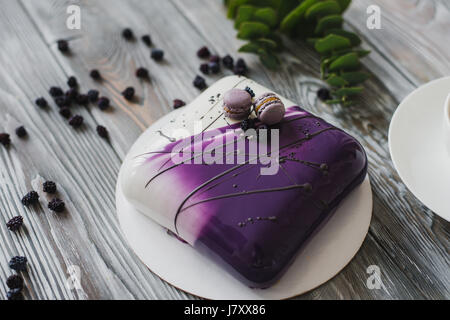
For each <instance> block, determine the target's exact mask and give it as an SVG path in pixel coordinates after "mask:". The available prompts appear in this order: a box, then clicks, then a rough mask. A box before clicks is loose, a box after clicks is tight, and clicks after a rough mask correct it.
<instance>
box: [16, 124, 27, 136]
mask: <svg viewBox="0 0 450 320" xmlns="http://www.w3.org/2000/svg"><path fill="white" fill-rule="evenodd" d="M16 135H17V136H18V137H19V138H24V137H26V136H27V129H25V127H24V126H20V127H18V128H17V129H16Z"/></svg>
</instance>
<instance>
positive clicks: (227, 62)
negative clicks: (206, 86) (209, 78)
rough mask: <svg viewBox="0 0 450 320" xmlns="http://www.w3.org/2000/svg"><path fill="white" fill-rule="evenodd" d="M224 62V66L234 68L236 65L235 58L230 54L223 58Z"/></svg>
mask: <svg viewBox="0 0 450 320" xmlns="http://www.w3.org/2000/svg"><path fill="white" fill-rule="evenodd" d="M222 63H223V66H224V67H225V68H227V69H233V67H234V59H233V57H232V56H230V55H229V54H227V55H226V56H225V57H223V58H222Z"/></svg>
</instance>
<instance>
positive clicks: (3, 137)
mask: <svg viewBox="0 0 450 320" xmlns="http://www.w3.org/2000/svg"><path fill="white" fill-rule="evenodd" d="M0 143H1V144H2V145H4V146H5V147H7V146H9V145H10V144H11V138H10V137H9V134H7V133H0Z"/></svg>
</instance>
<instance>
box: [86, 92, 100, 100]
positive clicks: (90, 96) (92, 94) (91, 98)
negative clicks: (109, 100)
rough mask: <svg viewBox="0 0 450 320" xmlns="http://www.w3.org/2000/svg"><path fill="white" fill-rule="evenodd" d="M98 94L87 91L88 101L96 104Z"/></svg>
mask: <svg viewBox="0 0 450 320" xmlns="http://www.w3.org/2000/svg"><path fill="white" fill-rule="evenodd" d="M99 94H100V93H99V92H98V90H94V89H92V90H89V91H88V93H87V96H88V99H89V101H90V102H92V103H93V102H97V100H98V96H99Z"/></svg>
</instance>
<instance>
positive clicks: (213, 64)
mask: <svg viewBox="0 0 450 320" xmlns="http://www.w3.org/2000/svg"><path fill="white" fill-rule="evenodd" d="M209 70H211V72H212V73H214V74H217V73H219V72H220V64H218V63H217V62H210V63H209Z"/></svg>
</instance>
